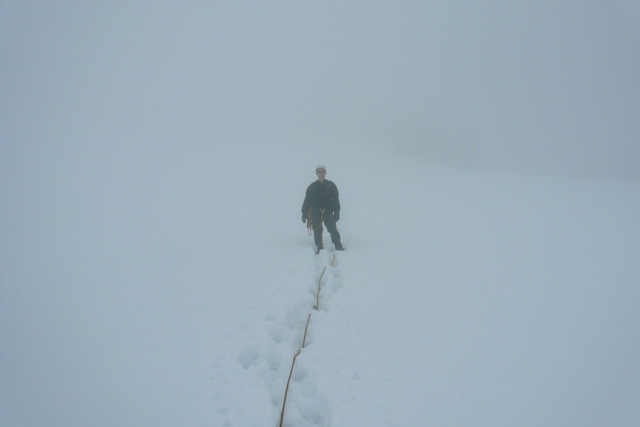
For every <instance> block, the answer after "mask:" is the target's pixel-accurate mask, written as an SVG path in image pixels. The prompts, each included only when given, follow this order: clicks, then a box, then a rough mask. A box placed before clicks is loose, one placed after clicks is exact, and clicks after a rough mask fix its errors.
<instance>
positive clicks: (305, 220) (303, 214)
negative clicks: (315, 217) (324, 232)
mask: <svg viewBox="0 0 640 427" xmlns="http://www.w3.org/2000/svg"><path fill="white" fill-rule="evenodd" d="M302 222H307V214H306V213H304V212H302Z"/></svg>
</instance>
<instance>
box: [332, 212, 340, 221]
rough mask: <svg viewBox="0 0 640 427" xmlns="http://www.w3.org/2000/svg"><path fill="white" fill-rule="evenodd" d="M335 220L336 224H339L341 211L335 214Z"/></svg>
mask: <svg viewBox="0 0 640 427" xmlns="http://www.w3.org/2000/svg"><path fill="white" fill-rule="evenodd" d="M333 220H334V221H335V222H338V221H339V220H340V211H334V212H333Z"/></svg>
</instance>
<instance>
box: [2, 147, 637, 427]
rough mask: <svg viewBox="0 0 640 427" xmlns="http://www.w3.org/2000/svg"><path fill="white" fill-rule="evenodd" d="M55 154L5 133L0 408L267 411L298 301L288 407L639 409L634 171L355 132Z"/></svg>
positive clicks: (153, 416) (207, 416) (412, 412)
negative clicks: (581, 171)
mask: <svg viewBox="0 0 640 427" xmlns="http://www.w3.org/2000/svg"><path fill="white" fill-rule="evenodd" d="M363 153H365V154H366V155H363ZM51 154H52V153H50V152H47V151H46V150H44V151H42V152H39V153H35V154H34V153H33V152H29V151H28V150H27V148H24V147H22V148H21V147H16V148H14V149H13V151H12V152H11V153H10V155H11V156H13V157H12V158H13V159H14V160H15V161H14V162H12V163H10V164H12V165H21V168H16V169H10V170H9V171H8V172H9V173H10V175H9V176H10V177H11V178H12V182H13V183H14V187H13V188H19V189H20V191H18V190H16V191H11V188H10V189H9V190H8V191H7V192H6V200H7V202H8V203H10V204H11V206H13V207H15V209H7V208H6V207H5V208H4V214H3V217H4V218H3V236H4V237H3V244H2V249H3V252H2V260H3V261H2V262H3V264H2V267H3V273H2V350H1V351H2V360H3V363H2V382H3V384H4V385H3V387H2V424H3V425H5V426H8V427H13V426H29V425H34V426H35V425H49V426H65V427H68V426H85V425H104V426H111V425H122V426H134V425H135V426H151V425H154V426H159V425H161V426H176V425H181V426H184V425H191V426H225V425H227V426H273V425H277V423H278V422H279V417H280V411H281V404H282V400H283V397H284V390H285V386H286V382H287V378H288V375H289V371H290V367H291V360H292V357H293V356H294V354H295V353H296V351H297V350H298V349H299V348H300V346H301V342H302V337H303V334H304V328H305V324H306V321H307V319H308V316H309V313H312V316H311V320H310V324H309V328H308V336H307V343H306V344H307V345H306V347H305V348H304V349H303V351H302V352H301V354H300V355H299V356H298V358H297V362H296V366H295V369H294V371H293V376H292V379H291V386H290V394H289V397H288V404H287V410H286V413H285V423H284V425H287V426H294V425H295V426H305V425H306V426H328V425H332V426H343V425H344V426H347V425H348V426H372V425H380V426H403V425H475V426H492V427H495V426H512V425H521V426H539V425H546V426H585V425H594V426H596V425H611V426H620V427H623V426H624V427H626V426H633V425H635V422H636V421H637V419H638V417H639V416H640V407H639V404H640V387H639V386H638V384H640V369H639V368H638V366H639V365H638V363H637V361H638V360H639V358H640V344H639V342H638V340H637V337H638V333H639V332H640V330H639V328H640V314H639V313H640V287H638V277H640V271H639V270H640V264H639V263H638V262H637V259H638V253H639V250H638V249H639V243H640V225H639V223H638V218H639V217H640V215H639V214H640V198H638V194H639V190H640V188H639V186H638V184H636V183H617V182H599V181H578V180H567V179H556V178H544V177H535V176H524V175H523V176H519V175H507V174H500V173H491V172H481V171H471V170H454V169H439V168H436V167H433V166H430V165H428V164H426V163H424V162H421V161H418V160H415V159H408V158H403V157H401V156H400V155H397V154H396V153H394V152H391V151H387V150H385V149H382V148H380V147H376V146H363V145H359V144H336V145H335V146H331V145H329V146H327V145H326V144H325V150H323V151H321V152H320V153H318V152H317V150H316V146H314V145H312V144H305V145H302V146H300V145H296V144H291V143H285V142H270V143H253V144H242V143H239V144H236V145H228V146H227V149H226V150H225V151H224V152H221V151H219V150H217V149H213V148H211V147H210V146H209V145H207V144H204V143H203V144H201V145H190V146H188V148H187V149H185V148H184V147H180V146H178V145H176V146H173V147H171V148H170V149H167V150H166V151H165V152H157V153H154V154H153V155H152V156H151V157H149V156H143V155H142V154H141V153H137V152H136V151H135V150H134V149H132V148H131V147H130V146H127V145H125V144H122V145H116V146H114V147H111V151H110V152H109V153H108V154H107V155H105V156H102V157H100V156H94V155H93V154H95V153H94V152H91V153H88V154H87V155H86V156H85V157H82V156H83V153H82V152H81V151H80V152H78V153H77V156H78V157H76V158H73V159H70V160H65V159H57V160H56V161H51V160H50V159H51V157H49V156H50V155H51ZM318 154H320V155H318ZM123 159H128V160H127V161H128V162H133V163H134V164H133V165H127V164H126V163H125V161H124V160H123ZM317 162H324V163H326V164H327V168H328V178H329V179H332V180H334V182H336V183H337V184H338V187H339V189H340V191H341V201H342V205H343V212H342V218H341V220H340V222H339V228H340V230H341V233H342V235H343V241H344V242H345V245H346V246H347V248H348V250H347V251H346V252H339V253H337V258H336V263H335V265H334V266H333V267H332V266H330V265H329V264H330V261H331V257H332V255H333V253H332V252H331V249H327V250H326V251H324V252H323V253H321V254H320V255H319V256H316V255H315V254H314V253H313V251H312V246H311V244H312V243H311V242H312V239H311V238H310V237H308V236H307V231H306V228H305V225H304V224H302V223H301V222H300V219H299V213H298V212H299V209H300V205H301V203H302V198H303V194H304V190H305V188H306V186H307V185H308V184H309V183H310V182H311V181H312V180H313V179H314V175H313V169H314V167H315V163H317ZM36 166H37V167H36ZM118 168H119V169H118ZM114 170H119V171H120V173H113V171H114ZM34 174H35V178H34ZM27 177H28V178H29V179H27ZM327 240H328V237H327ZM325 267H327V272H326V273H325V275H324V277H323V285H322V290H321V293H320V307H319V310H318V311H315V310H313V308H312V307H313V305H314V304H315V295H316V293H317V282H318V279H319V276H320V274H321V271H322V269H324V268H325Z"/></svg>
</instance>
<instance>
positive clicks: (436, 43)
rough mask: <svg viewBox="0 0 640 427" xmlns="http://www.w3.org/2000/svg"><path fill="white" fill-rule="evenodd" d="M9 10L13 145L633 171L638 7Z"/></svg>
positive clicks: (206, 5) (7, 126)
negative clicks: (264, 150)
mask: <svg viewBox="0 0 640 427" xmlns="http://www.w3.org/2000/svg"><path fill="white" fill-rule="evenodd" d="M2 14H3V15H2V43H3V45H2V98H3V102H2V108H3V110H2V119H3V140H4V145H5V146H6V145H9V146H15V145H21V146H24V144H39V145H34V146H37V147H40V146H41V145H49V146H50V145H51V143H52V142H56V145H57V146H58V147H59V150H60V151H63V150H66V149H68V150H71V151H72V150H73V147H74V144H81V145H83V146H85V147H86V146H87V145H90V144H102V143H106V142H109V143H111V144H113V143H122V144H137V143H140V141H141V140H142V141H144V142H145V143H148V144H152V145H153V146H154V147H167V146H172V145H174V144H185V143H186V142H185V141H189V142H188V144H198V143H205V142H204V141H206V144H208V145H210V144H216V146H217V147H220V148H221V147H224V144H229V143H231V142H230V141H237V140H239V139H241V140H253V141H255V140H256V139H260V140H265V139H268V138H271V139H273V138H275V139H281V140H282V139H284V140H291V141H296V142H298V143H300V144H309V143H311V142H313V141H326V140H340V141H345V143H349V144H360V145H361V146H362V149H363V150H365V149H366V146H367V145H368V144H377V143H379V144H384V145H388V146H391V147H394V148H395V149H397V150H398V151H399V152H400V153H402V154H405V155H408V156H411V157H416V156H418V157H421V158H423V159H424V160H427V161H430V162H434V163H436V164H445V165H450V166H455V167H473V168H480V169H500V170H509V171H515V172H524V173H534V174H554V175H574V176H582V177H589V178H596V179H614V180H632V181H637V180H638V179H640V172H639V168H638V166H637V165H638V164H640V79H638V77H637V76H638V75H640V24H638V22H640V6H638V5H637V2H633V1H616V2H609V3H606V4H605V3H600V2H588V3H584V2H577V1H573V2H571V1H569V2H556V3H554V4H527V5H525V4H513V3H510V2H495V1H493V2H483V3H482V4H477V5H474V4H469V3H468V2H429V3H425V2H401V3H389V2H368V3H367V4H366V5H365V4H363V3H355V2H327V3H320V2H305V3H304V4H299V3H296V2H276V3H267V2H234V3H233V5H231V4H223V3H216V2H181V3H178V2H134V3H131V2H118V1H116V2H109V4H102V5H97V4H78V3H75V2H56V3H55V4H51V3H50V2H11V1H5V2H3V8H2ZM44 141H49V144H45V143H44ZM4 151H5V153H6V152H7V148H5V150H4Z"/></svg>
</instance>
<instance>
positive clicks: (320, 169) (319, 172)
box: [316, 165, 327, 182]
mask: <svg viewBox="0 0 640 427" xmlns="http://www.w3.org/2000/svg"><path fill="white" fill-rule="evenodd" d="M326 175H327V169H326V168H325V167H324V165H318V166H316V176H317V177H318V179H319V180H320V182H322V181H324V177H325V176H326Z"/></svg>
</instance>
